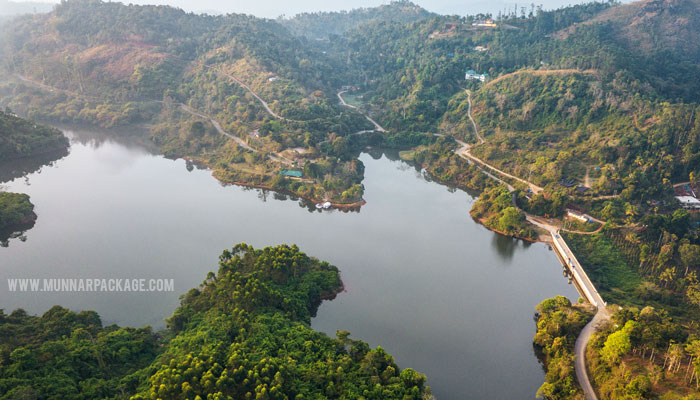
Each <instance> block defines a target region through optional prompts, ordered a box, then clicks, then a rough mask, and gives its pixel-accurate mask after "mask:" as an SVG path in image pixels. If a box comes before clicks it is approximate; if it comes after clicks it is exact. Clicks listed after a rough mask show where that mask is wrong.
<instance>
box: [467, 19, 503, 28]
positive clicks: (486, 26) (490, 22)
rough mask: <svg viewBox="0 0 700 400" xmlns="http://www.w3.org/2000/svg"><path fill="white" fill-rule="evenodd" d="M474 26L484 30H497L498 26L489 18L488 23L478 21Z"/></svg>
mask: <svg viewBox="0 0 700 400" xmlns="http://www.w3.org/2000/svg"><path fill="white" fill-rule="evenodd" d="M472 26H478V27H483V28H497V27H498V24H496V23H495V22H493V20H492V19H491V18H489V19H487V20H486V21H476V22H474V23H473V24H472Z"/></svg>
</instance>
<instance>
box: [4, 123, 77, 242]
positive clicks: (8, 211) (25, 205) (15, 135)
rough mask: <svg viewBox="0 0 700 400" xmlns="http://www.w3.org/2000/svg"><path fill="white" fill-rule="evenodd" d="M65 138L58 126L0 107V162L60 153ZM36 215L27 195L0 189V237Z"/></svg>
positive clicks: (28, 221)
mask: <svg viewBox="0 0 700 400" xmlns="http://www.w3.org/2000/svg"><path fill="white" fill-rule="evenodd" d="M67 148H68V139H66V137H65V136H63V133H61V131H59V130H58V129H55V128H51V127H48V126H46V125H42V124H38V123H36V122H34V121H31V120H28V119H24V118H21V117H18V116H17V115H15V114H13V113H12V112H11V111H9V110H6V111H5V112H2V111H0V166H2V163H3V162H8V161H12V160H17V159H20V158H28V157H32V156H37V155H44V154H47V153H52V152H55V153H60V154H63V152H65V150H66V149H67ZM35 219H36V214H35V213H34V205H33V204H32V203H31V202H30V201H29V196H27V195H26V194H19V193H8V192H3V191H0V240H5V239H6V238H5V236H7V233H9V232H10V231H11V230H12V229H14V228H20V227H23V226H27V225H28V224H31V223H32V222H34V220H35Z"/></svg>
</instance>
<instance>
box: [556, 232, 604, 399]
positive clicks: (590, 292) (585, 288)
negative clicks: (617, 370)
mask: <svg viewBox="0 0 700 400" xmlns="http://www.w3.org/2000/svg"><path fill="white" fill-rule="evenodd" d="M550 233H551V235H552V240H553V241H554V246H555V247H556V248H557V250H558V251H559V253H560V255H561V256H562V257H563V258H564V260H565V262H567V263H568V265H569V271H571V274H572V275H573V277H574V279H575V280H576V283H577V284H578V285H579V288H580V289H581V291H582V292H583V294H584V296H585V297H586V299H587V300H588V301H589V302H590V303H591V304H593V305H594V306H596V307H597V309H598V312H597V313H596V315H595V316H594V317H593V319H592V320H591V322H589V323H588V324H587V325H586V326H585V327H584V328H583V330H582V331H581V333H580V334H579V336H578V338H577V339H576V344H575V345H574V354H575V355H576V360H575V363H574V369H575V371H576V379H577V380H578V382H579V384H580V385H581V388H583V393H584V395H585V397H586V400H598V397H597V396H596V393H595V390H594V389H593V385H591V381H590V380H589V379H588V371H587V370H586V347H587V345H588V341H589V340H590V339H591V335H593V332H595V330H596V328H597V327H598V325H599V324H600V323H601V322H603V321H607V320H609V319H610V314H609V313H608V310H607V308H606V306H607V304H606V303H605V301H603V298H602V297H601V296H600V293H598V290H596V288H595V286H594V285H593V283H592V282H591V280H590V279H589V278H588V275H587V274H586V271H584V270H583V267H582V266H581V264H580V263H579V262H578V260H577V259H576V257H575V256H574V253H573V252H572V251H571V249H569V246H568V245H567V244H566V242H565V241H564V239H563V238H562V237H561V236H560V235H559V232H553V231H551V230H550Z"/></svg>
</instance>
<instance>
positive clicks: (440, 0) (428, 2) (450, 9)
mask: <svg viewBox="0 0 700 400" xmlns="http://www.w3.org/2000/svg"><path fill="white" fill-rule="evenodd" d="M47 1H48V2H50V0H47ZM123 2H124V3H130V1H123ZM132 2H133V3H134V4H168V5H172V6H175V7H180V8H182V9H184V10H186V11H195V12H197V11H199V12H202V11H208V12H211V13H213V12H215V11H216V12H219V13H228V12H235V13H246V14H253V15H256V16H259V17H267V18H276V17H278V16H279V15H281V14H285V15H287V16H292V15H294V14H297V13H300V12H306V11H337V10H349V9H352V8H358V7H373V6H378V5H380V4H388V3H389V1H388V0H351V1H347V0H135V1H132ZM584 2H587V1H586V0H578V1H576V0H540V1H534V3H535V4H536V5H538V4H541V5H542V6H544V8H546V9H553V8H558V7H562V6H567V5H570V4H576V3H584ZM414 3H416V4H419V5H420V6H422V7H423V8H425V9H427V10H429V11H433V12H436V13H439V14H457V15H467V14H478V13H487V12H491V13H493V14H497V13H498V11H499V10H503V9H504V7H507V8H508V9H509V10H512V9H513V7H514V6H515V5H516V2H515V1H509V0H462V1H460V0H414ZM530 4H531V1H521V2H517V5H518V7H522V6H527V7H528V8H529V6H530Z"/></svg>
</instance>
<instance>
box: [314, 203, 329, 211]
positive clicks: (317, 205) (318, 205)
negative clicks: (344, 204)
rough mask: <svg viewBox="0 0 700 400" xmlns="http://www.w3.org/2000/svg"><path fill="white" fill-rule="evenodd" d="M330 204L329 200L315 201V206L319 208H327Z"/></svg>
mask: <svg viewBox="0 0 700 400" xmlns="http://www.w3.org/2000/svg"><path fill="white" fill-rule="evenodd" d="M331 205H332V204H331V202H330V201H327V202H325V203H323V204H321V203H317V204H316V208H319V209H321V208H323V209H324V210H327V209H329V208H331Z"/></svg>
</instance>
